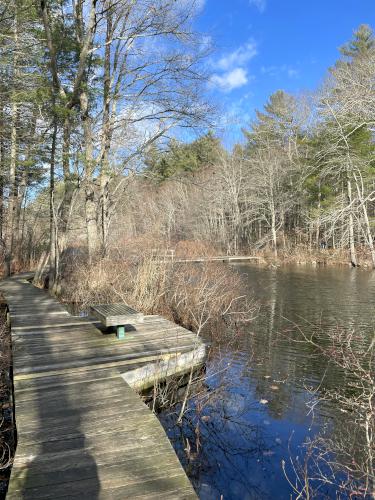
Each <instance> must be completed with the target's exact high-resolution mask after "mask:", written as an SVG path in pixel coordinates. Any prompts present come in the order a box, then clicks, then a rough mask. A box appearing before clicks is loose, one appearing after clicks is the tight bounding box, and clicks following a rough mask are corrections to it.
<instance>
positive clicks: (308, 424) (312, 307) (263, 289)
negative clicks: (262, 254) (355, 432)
mask: <svg viewBox="0 0 375 500" xmlns="http://www.w3.org/2000/svg"><path fill="white" fill-rule="evenodd" d="M235 269H236V270H237V271H238V272H240V273H241V274H243V275H244V279H245V280H246V282H247V283H248V293H249V296H254V297H255V298H256V299H257V300H258V301H259V303H260V305H261V307H260V312H259V315H258V317H257V319H256V320H255V321H254V322H253V323H251V324H250V325H249V326H248V328H247V330H246V332H245V335H244V336H243V338H242V340H241V342H240V346H239V347H238V346H236V347H234V346H233V345H227V346H224V347H223V346H220V347H219V346H218V347H216V348H214V349H213V352H212V353H211V356H210V359H209V361H208V364H207V373H206V380H205V383H204V385H203V386H202V387H201V393H200V395H199V396H197V397H196V398H195V399H193V400H192V401H190V403H189V404H190V407H189V412H188V414H187V418H186V419H185V423H184V425H183V427H182V428H180V427H177V426H176V425H174V424H175V420H176V417H175V415H174V414H173V413H172V414H171V413H170V412H164V413H162V414H161V415H160V418H161V421H162V423H163V425H164V427H165V429H166V430H167V432H168V435H169V437H170V438H171V440H172V442H173V444H174V447H175V449H176V451H177V452H178V454H179V456H180V459H181V461H182V462H183V464H184V466H185V467H186V470H187V471H188V473H189V475H190V477H191V479H192V481H193V483H194V485H195V487H196V490H197V492H198V493H199V496H200V498H201V499H220V496H221V495H222V496H223V498H224V499H254V498H262V499H268V498H270V499H271V498H272V499H279V498H280V499H288V498H290V495H291V493H292V488H291V487H290V485H289V484H288V482H287V480H286V478H285V475H284V472H283V469H282V462H283V461H285V462H286V471H287V474H288V475H289V477H290V478H291V479H293V469H292V467H291V463H290V458H293V460H294V461H296V460H297V457H298V460H303V455H304V448H303V447H302V444H303V442H304V441H305V440H306V438H308V437H309V436H313V435H314V434H315V433H317V432H318V431H322V430H325V431H326V432H328V433H329V434H330V435H334V434H335V433H336V434H337V433H339V432H340V427H341V426H342V425H343V424H347V416H346V415H345V414H342V413H340V412H339V411H338V408H336V407H335V406H334V405H333V404H332V403H323V404H320V405H318V406H317V407H316V408H315V410H314V412H309V406H308V403H309V402H310V401H311V394H310V392H309V391H308V390H307V388H308V387H314V388H317V387H318V393H319V394H323V393H324V391H325V390H326V389H327V388H334V387H338V386H341V385H342V384H345V383H346V381H345V380H344V379H345V377H343V374H342V373H340V371H339V370H337V369H335V368H334V367H332V366H328V367H327V363H326V361H325V360H324V358H322V356H321V355H320V354H319V353H318V352H317V351H316V350H314V349H312V348H311V347H309V346H307V345H305V344H304V343H299V342H296V341H295V340H296V339H299V338H300V337H298V335H297V333H296V331H295V325H298V327H299V328H301V330H303V331H304V332H305V333H306V334H314V338H315V339H316V340H317V342H322V343H324V342H326V341H327V332H328V331H329V330H331V329H336V328H340V327H344V328H347V329H348V328H349V329H352V330H353V331H354V332H355V334H356V336H357V342H358V345H359V346H360V345H361V344H363V343H368V342H370V340H371V339H372V337H373V335H374V331H375V315H374V303H375V273H374V272H371V271H362V270H359V269H349V268H348V269H346V268H345V269H343V268H311V267H282V268H277V269H263V268H257V267H250V266H236V267H235ZM197 437H198V439H197ZM197 443H198V449H197ZM354 446H355V444H354ZM187 450H188V451H187ZM334 490H335V488H333V489H332V490H331V492H330V491H329V490H327V491H328V494H329V495H330V494H332V498H334V496H333V492H334Z"/></svg>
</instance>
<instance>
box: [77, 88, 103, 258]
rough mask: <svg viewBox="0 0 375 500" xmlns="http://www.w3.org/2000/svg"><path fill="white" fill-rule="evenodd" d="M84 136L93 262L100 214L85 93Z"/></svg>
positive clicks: (86, 186)
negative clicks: (96, 197)
mask: <svg viewBox="0 0 375 500" xmlns="http://www.w3.org/2000/svg"><path fill="white" fill-rule="evenodd" d="M80 103H81V112H82V125H83V135H84V140H85V214H86V234H87V248H88V253H89V260H90V261H91V260H92V259H93V257H94V256H95V254H96V253H97V252H98V249H99V236H98V214H97V203H96V199H95V191H96V190H95V185H94V182H93V174H94V156H93V137H92V123H91V117H90V114H89V111H88V96H87V94H86V93H85V92H81V95H80Z"/></svg>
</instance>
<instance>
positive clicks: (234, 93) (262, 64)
mask: <svg viewBox="0 0 375 500" xmlns="http://www.w3.org/2000/svg"><path fill="white" fill-rule="evenodd" d="M199 1H200V2H201V3H202V5H203V7H202V10H201V13H200V15H199V17H198V19H197V21H196V26H197V28H198V30H199V31H201V32H204V33H206V34H207V35H208V36H209V37H210V38H211V40H212V43H213V45H214V47H215V52H214V54H213V55H212V60H211V63H210V66H211V68H212V69H211V71H212V72H213V76H212V79H211V82H210V94H211V97H212V98H213V99H214V100H215V101H216V102H218V103H220V106H221V107H222V110H221V114H222V115H223V116H226V119H227V121H228V123H229V125H228V127H227V130H229V132H228V133H229V135H231V136H232V137H231V139H232V140H235V139H236V137H235V136H238V134H239V129H240V127H241V126H243V125H246V123H248V122H249V121H250V120H251V119H252V117H253V116H254V109H256V108H257V109H261V108H262V107H263V104H264V103H265V102H266V101H267V99H268V96H269V95H270V94H271V93H272V92H274V91H276V90H278V89H284V90H286V91H288V92H299V91H305V90H313V89H315V88H316V87H317V86H319V84H320V82H321V81H322V79H323V78H324V75H325V74H326V71H327V68H328V67H329V66H331V65H332V64H333V63H334V62H335V60H336V59H337V58H338V50H337V49H338V47H340V46H341V45H342V44H343V43H345V42H346V41H348V40H349V39H350V38H351V36H352V33H353V30H354V29H355V28H356V27H358V26H359V25H360V24H362V23H367V24H370V25H371V26H372V27H374V28H375V1H374V0H325V1H324V0H199ZM231 139H230V141H231Z"/></svg>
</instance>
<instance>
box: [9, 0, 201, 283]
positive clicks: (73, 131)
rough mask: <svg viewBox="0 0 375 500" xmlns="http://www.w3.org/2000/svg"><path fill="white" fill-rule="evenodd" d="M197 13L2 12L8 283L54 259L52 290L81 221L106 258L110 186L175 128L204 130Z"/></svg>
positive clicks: (120, 1)
mask: <svg viewBox="0 0 375 500" xmlns="http://www.w3.org/2000/svg"><path fill="white" fill-rule="evenodd" d="M196 11H197V9H196V8H195V1H192V2H180V1H178V2H176V1H175V0H156V1H155V0H137V1H132V2H129V1H128V0H12V1H11V2H9V1H8V0H0V64H1V68H2V69H1V73H0V93H1V95H0V174H1V184H0V215H1V224H0V226H1V227H0V233H1V234H0V236H1V242H2V247H3V258H4V268H5V272H6V274H9V273H10V272H11V270H13V269H16V268H17V267H19V266H22V265H27V261H28V260H30V259H33V258H35V257H37V254H38V253H40V250H41V249H43V248H45V247H49V249H48V250H49V254H50V268H51V272H50V282H51V283H53V282H54V281H55V279H56V277H57V276H58V275H59V267H60V258H61V256H62V255H64V252H65V251H66V249H67V248H68V246H69V245H70V243H71V241H70V236H71V233H70V231H71V230H72V225H74V222H72V221H73V219H74V217H73V216H74V215H75V212H76V211H77V210H78V211H79V212H80V213H81V214H82V216H83V219H84V234H83V235H81V236H82V238H84V240H85V245H86V246H87V249H88V254H89V258H90V259H92V258H93V257H94V256H95V255H97V254H104V253H105V252H106V247H107V243H108V238H109V236H108V231H109V226H110V221H111V217H112V206H111V205H112V201H111V197H112V196H114V194H113V193H112V194H111V193H110V191H111V189H110V184H111V182H113V181H114V179H116V180H115V181H114V182H115V183H117V180H118V178H119V177H124V176H126V175H127V174H129V173H130V172H134V171H135V170H136V169H137V167H138V165H139V163H140V161H141V157H142V155H143V153H144V151H145V149H146V148H147V147H148V146H149V145H150V144H152V143H153V142H154V141H155V140H157V139H159V138H161V137H163V136H164V135H165V134H167V132H168V131H169V130H170V129H171V128H172V127H176V126H180V127H191V126H193V125H196V124H198V123H200V124H202V123H204V122H205V117H206V116H207V115H208V114H209V107H208V105H206V104H205V103H204V102H203V101H202V100H201V98H200V95H202V94H203V92H202V91H201V86H202V84H203V82H204V69H203V67H202V65H201V61H202V60H203V59H204V57H205V56H206V53H207V51H208V47H207V41H206V40H204V39H203V37H201V36H200V35H199V34H197V33H195V32H194V31H193V29H192V21H193V18H194V16H195V14H196ZM121 184H122V183H121V182H120V185H121ZM119 189H120V188H119ZM77 203H81V204H82V206H83V210H82V211H81V209H80V208H79V209H77ZM36 204H37V205H38V207H39V208H38V209H37V213H36V212H35V205H36ZM46 204H47V207H46Z"/></svg>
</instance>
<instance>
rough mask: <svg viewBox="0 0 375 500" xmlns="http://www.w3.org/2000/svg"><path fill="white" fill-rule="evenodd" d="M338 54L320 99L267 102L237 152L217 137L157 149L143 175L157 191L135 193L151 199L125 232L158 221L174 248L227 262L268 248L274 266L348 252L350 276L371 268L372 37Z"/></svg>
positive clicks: (374, 194)
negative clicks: (197, 247) (196, 245)
mask: <svg viewBox="0 0 375 500" xmlns="http://www.w3.org/2000/svg"><path fill="white" fill-rule="evenodd" d="M340 53H341V56H340V58H339V60H338V61H337V63H336V64H335V65H334V66H333V67H332V68H330V69H329V71H328V76H327V78H326V80H325V82H324V84H323V85H322V87H321V88H319V89H318V90H317V91H316V92H315V93H314V94H311V95H304V96H293V95H289V94H287V93H285V92H283V91H277V92H276V93H274V94H273V95H271V96H270V98H269V101H268V103H267V104H266V105H265V106H264V110H262V111H258V112H257V113H256V119H255V120H254V122H253V123H252V124H251V127H250V128H249V129H248V130H244V131H243V132H244V141H243V143H242V144H241V145H236V146H235V147H234V148H233V151H232V152H230V153H228V152H226V151H225V150H224V149H223V147H222V146H221V145H220V142H219V141H218V140H217V139H215V138H214V137H213V135H212V134H208V135H206V136H204V137H202V138H200V139H198V140H196V141H194V142H192V143H191V144H188V145H187V144H177V143H176V142H175V141H171V142H170V143H169V144H168V145H167V147H164V149H163V148H159V149H158V150H156V148H155V147H154V148H152V149H151V150H150V154H149V157H147V158H146V164H147V165H148V169H147V170H146V172H145V173H146V175H147V174H153V175H154V177H155V178H158V179H159V183H160V184H159V186H158V187H157V189H155V183H154V184H152V185H151V184H150V183H146V185H144V183H143V184H142V182H139V183H138V184H137V188H136V191H138V190H140V191H141V192H142V189H143V190H144V189H146V190H147V192H148V195H147V197H146V198H144V197H143V195H140V196H141V199H139V204H138V205H136V206H135V207H134V210H133V212H132V213H131V214H130V218H131V223H130V222H129V226H130V227H135V228H137V229H136V231H135V233H139V232H141V233H142V232H147V231H149V230H150V228H148V227H145V224H146V225H147V223H148V222H147V221H149V220H152V224H151V225H152V226H153V227H159V228H160V232H161V233H164V234H166V235H167V237H168V239H169V240H171V241H173V240H174V241H176V240H180V239H193V240H194V239H199V240H201V239H203V240H205V241H208V242H211V243H213V244H215V245H216V246H218V247H219V248H220V249H221V250H222V251H226V252H228V253H237V252H239V251H246V250H247V251H248V250H249V248H250V249H253V250H259V249H261V248H265V247H269V248H271V249H272V251H273V253H274V255H275V256H276V257H277V255H278V252H279V251H280V250H287V251H288V250H291V249H293V248H296V247H300V248H307V249H309V250H314V249H327V248H329V247H331V248H334V249H340V248H342V249H344V248H348V249H349V256H350V262H351V263H352V265H353V266H357V265H358V261H359V258H358V253H359V251H360V253H361V254H364V255H367V256H368V257H369V258H370V259H371V261H372V264H373V266H375V251H374V236H375V190H374V188H375V156H374V153H375V143H374V131H375V127H374V125H375V121H374V120H375V114H374V104H375V85H374V82H375V79H374V77H375V39H374V35H373V32H372V30H371V29H370V27H368V26H365V25H363V26H360V27H359V29H358V30H357V31H356V32H355V34H354V37H353V39H352V40H351V41H350V42H349V43H347V44H346V45H344V46H343V47H342V48H341V49H340ZM188 181H190V183H189V182H188ZM150 186H152V187H150ZM151 192H153V193H154V194H153V195H151ZM133 196H136V194H134V193H133ZM142 199H143V202H142ZM145 199H146V201H144V200H145ZM141 203H145V204H146V206H147V208H146V212H147V213H148V216H147V218H146V221H145V219H144V211H141V209H140V207H141ZM152 212H154V213H155V215H154V216H153V215H152ZM141 213H142V215H141V216H140V217H139V216H138V214H141ZM128 217H129V215H128Z"/></svg>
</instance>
